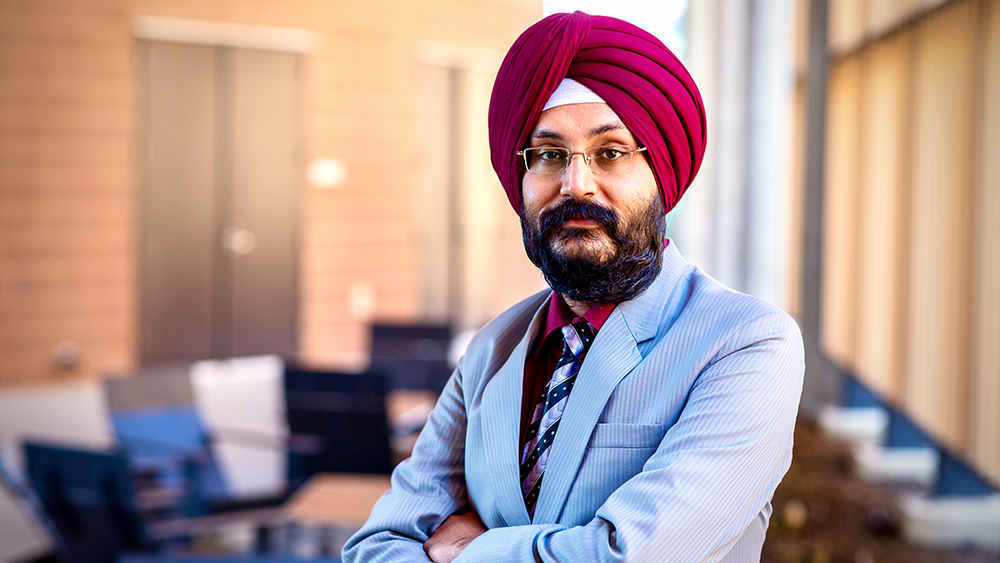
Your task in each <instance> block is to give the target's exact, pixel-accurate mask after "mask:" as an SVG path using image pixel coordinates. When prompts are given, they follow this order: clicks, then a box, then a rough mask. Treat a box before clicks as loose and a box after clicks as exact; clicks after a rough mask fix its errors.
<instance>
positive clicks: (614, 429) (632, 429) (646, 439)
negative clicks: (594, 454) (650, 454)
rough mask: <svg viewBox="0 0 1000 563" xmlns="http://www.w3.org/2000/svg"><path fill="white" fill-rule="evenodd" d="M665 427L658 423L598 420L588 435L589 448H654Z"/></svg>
mask: <svg viewBox="0 0 1000 563" xmlns="http://www.w3.org/2000/svg"><path fill="white" fill-rule="evenodd" d="M664 432H665V429H664V428H663V426H661V425H659V424H632V423H621V422H599V423H597V425H596V426H595V427H594V433H593V434H592V435H591V436H590V447H591V448H655V447H656V446H658V445H659V443H660V440H662V439H663V433H664Z"/></svg>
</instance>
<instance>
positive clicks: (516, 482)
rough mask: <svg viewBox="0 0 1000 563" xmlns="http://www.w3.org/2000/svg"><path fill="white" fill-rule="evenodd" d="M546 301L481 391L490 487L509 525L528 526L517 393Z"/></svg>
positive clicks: (519, 397)
mask: <svg viewBox="0 0 1000 563" xmlns="http://www.w3.org/2000/svg"><path fill="white" fill-rule="evenodd" d="M548 303H549V300H548V299H544V300H542V304H541V306H540V307H539V308H538V309H536V310H535V315H534V317H533V318H532V322H531V324H530V326H529V328H528V330H527V331H526V332H525V334H524V336H523V337H522V338H521V340H520V342H518V344H517V346H515V347H514V350H513V351H512V352H511V353H510V355H509V356H508V357H507V361H505V362H504V364H503V366H501V367H500V369H499V370H498V371H497V373H496V375H494V376H493V378H492V379H490V381H489V382H488V383H487V384H486V388H485V389H484V390H483V403H482V409H483V430H482V432H483V440H484V442H485V443H484V450H485V452H486V458H487V459H486V461H487V463H488V464H489V468H490V472H491V474H492V476H493V483H492V486H493V488H494V490H495V492H496V496H497V506H498V508H499V509H500V513H501V514H502V515H503V518H504V520H505V521H506V522H507V524H508V525H510V526H521V525H525V524H529V523H530V521H529V519H528V511H527V509H526V508H525V507H524V497H522V496H521V479H520V478H521V472H520V468H519V467H518V462H519V460H520V454H519V452H518V451H517V450H518V442H519V441H520V432H521V428H520V423H521V394H522V390H523V382H524V361H525V358H526V357H527V353H528V347H529V346H530V344H531V339H532V335H534V334H535V333H536V332H537V331H538V324H539V323H540V322H542V320H543V318H544V316H545V314H544V311H545V310H546V309H547V308H548Z"/></svg>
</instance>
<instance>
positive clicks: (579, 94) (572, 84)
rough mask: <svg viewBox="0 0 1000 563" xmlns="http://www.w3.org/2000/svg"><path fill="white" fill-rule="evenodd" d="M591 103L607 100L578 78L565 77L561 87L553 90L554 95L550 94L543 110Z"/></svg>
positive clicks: (560, 84) (601, 102) (602, 102)
mask: <svg viewBox="0 0 1000 563" xmlns="http://www.w3.org/2000/svg"><path fill="white" fill-rule="evenodd" d="M589 103H598V104H606V103H607V102H605V101H604V99H602V98H601V97H600V96H598V95H597V94H595V93H594V91H593V90H591V89H590V88H587V87H586V86H584V85H583V84H580V83H579V82H577V81H576V80H573V79H572V78H563V79H562V82H560V83H559V87H558V88H556V91H555V92H552V95H551V96H549V101H547V102H545V106H544V107H542V111H545V110H547V109H549V108H554V107H556V106H565V105H569V104H589Z"/></svg>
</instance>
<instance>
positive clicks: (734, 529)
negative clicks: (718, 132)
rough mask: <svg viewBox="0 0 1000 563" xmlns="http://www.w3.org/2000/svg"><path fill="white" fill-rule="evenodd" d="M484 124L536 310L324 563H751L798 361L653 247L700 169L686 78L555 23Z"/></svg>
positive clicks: (498, 336)
mask: <svg viewBox="0 0 1000 563" xmlns="http://www.w3.org/2000/svg"><path fill="white" fill-rule="evenodd" d="M489 117H490V119H489V122H490V148H491V151H492V159H493V166H494V169H495V170H496V171H497V174H498V176H499V177H500V181H501V183H502V184H503V186H504V189H505V190H506V192H507V195H508V198H509V199H510V201H511V204H512V205H513V206H514V209H515V210H516V211H517V212H518V213H519V214H520V217H521V223H522V228H523V232H524V243H525V248H526V250H527V253H528V256H529V257H530V258H531V260H532V261H533V262H534V263H535V265H537V266H538V267H539V268H540V269H541V270H542V272H543V274H544V275H545V278H546V280H547V281H548V283H549V285H550V286H551V288H552V291H548V292H542V293H539V294H538V295H535V296H532V297H530V298H528V299H526V300H524V301H522V302H521V303H519V304H517V305H515V306H513V307H511V308H510V309H509V310H507V311H506V312H504V313H502V314H501V315H500V316H498V317H497V318H495V319H494V320H492V321H491V322H490V323H488V324H487V325H486V326H485V327H484V328H483V329H482V330H480V331H479V333H478V334H477V335H476V337H475V338H474V339H473V341H472V343H471V344H470V345H469V348H468V351H467V353H466V355H465V357H464V358H463V359H462V360H461V361H460V362H459V365H458V367H457V369H456V370H455V372H454V373H453V374H452V377H451V379H450V380H449V382H448V384H447V386H446V388H445V390H444V392H443V393H442V395H441V397H440V399H439V400H438V403H437V405H436V407H435V409H434V411H433V412H432V413H431V415H430V418H429V420H428V422H427V426H426V427H425V428H424V430H423V432H422V433H421V435H420V438H419V439H418V440H417V443H416V446H415V447H414V450H413V456H412V457H411V458H410V459H409V460H407V461H406V462H404V463H402V464H400V465H399V467H397V468H396V470H395V471H394V473H393V475H392V488H391V489H390V490H389V491H388V492H387V493H386V494H385V495H384V496H383V497H382V498H381V499H380V500H379V502H378V503H377V504H376V505H375V508H374V509H373V511H372V514H371V517H370V518H369V520H368V522H367V523H366V524H365V526H364V527H363V528H362V529H361V530H360V531H359V532H358V533H357V534H355V535H354V536H353V537H352V538H351V539H350V540H349V541H348V542H347V544H346V546H345V548H344V560H345V561H365V562H369V561H410V560H424V561H426V560H427V558H430V559H432V560H434V561H451V560H455V561H491V562H492V561H536V560H538V561H619V560H628V561H671V562H674V561H706V560H707V561H719V560H723V561H750V560H756V559H759V557H760V549H761V545H762V543H763V539H764V532H765V530H766V528H767V522H768V518H769V516H770V511H771V508H770V499H771V496H772V495H773V493H774V490H775V487H777V485H778V483H779V481H780V480H781V477H782V476H783V475H784V473H785V471H786V470H787V469H788V466H789V464H790V462H791V447H792V430H793V426H794V420H795V415H796V411H797V406H798V400H799V394H800V392H801V384H802V372H803V360H802V340H801V336H800V335H799V332H798V328H797V327H796V325H795V322H794V321H793V320H792V319H791V318H790V317H789V316H788V315H786V314H785V313H783V312H781V311H780V310H778V309H776V308H774V307H773V306H770V305H767V304H765V303H763V302H761V301H759V300H757V299H754V298H752V297H750V296H747V295H744V294H740V293H737V292H734V291H731V290H729V289H727V288H725V287H723V286H722V285H720V284H719V283H718V282H716V281H714V280H712V279H711V278H710V277H708V276H707V275H705V274H704V273H702V272H700V271H699V270H698V269H697V268H695V267H693V266H691V265H689V264H688V263H686V262H685V260H684V259H683V258H682V257H681V255H680V253H679V252H678V250H677V248H676V245H675V244H673V243H671V242H669V241H665V240H664V214H665V213H666V212H667V211H669V210H670V209H671V208H673V207H674V205H676V203H677V201H678V200H679V199H680V197H681V194H682V193H683V192H684V190H685V189H686V188H687V186H688V185H689V184H690V182H691V180H692V178H693V177H694V175H695V173H696V171H697V169H698V166H699V165H700V163H701V159H702V155H703V154H704V148H705V113H704V108H703V105H702V101H701V98H700V95H699V94H698V90H697V88H696V87H695V85H694V82H693V81H692V79H691V77H690V75H689V74H688V72H687V71H686V70H685V69H684V67H683V66H682V65H681V63H680V62H679V61H678V60H677V59H676V57H674V56H673V54H672V53H670V51H669V50H668V49H667V48H666V47H665V46H664V45H663V44H662V43H661V42H659V41H658V40H656V39H655V38H654V37H653V36H651V35H650V34H648V33H646V32H644V31H643V30H641V29H639V28H637V27H635V26H633V25H631V24H628V23H626V22H623V21H620V20H616V19H613V18H607V17H595V16H589V15H587V14H583V13H581V12H576V13H574V14H555V15H552V16H549V17H547V18H545V19H543V20H541V21H540V22H538V23H536V24H535V25H533V26H531V27H530V28H529V29H528V30H526V31H525V32H524V33H523V34H522V35H521V36H520V37H519V38H518V40H517V41H516V42H515V43H514V45H513V46H512V47H511V49H510V51H509V52H508V54H507V57H506V58H505V60H504V62H503V64H502V66H501V68H500V71H499V73H498V75H497V79H496V83H495V86H494V90H493V96H492V99H491V101H490V116H489Z"/></svg>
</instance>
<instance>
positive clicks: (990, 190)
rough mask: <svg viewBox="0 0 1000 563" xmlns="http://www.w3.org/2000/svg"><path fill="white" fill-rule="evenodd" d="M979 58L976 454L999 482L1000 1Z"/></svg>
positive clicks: (993, 1)
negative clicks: (981, 86)
mask: <svg viewBox="0 0 1000 563" xmlns="http://www.w3.org/2000/svg"><path fill="white" fill-rule="evenodd" d="M986 5H987V6H988V8H987V10H988V12H987V15H988V19H986V21H987V24H986V25H985V26H984V29H985V32H986V34H985V45H984V49H983V50H982V54H981V55H980V62H981V64H982V71H981V72H982V74H983V82H982V84H983V91H982V92H981V93H980V96H979V103H980V110H979V111H980V112H981V113H980V115H981V116H982V118H981V119H980V120H979V123H980V125H979V136H980V137H979V138H980V143H981V144H980V147H979V166H980V168H979V181H978V185H977V194H976V204H975V208H976V210H977V215H976V225H977V231H976V241H975V249H976V254H975V258H974V260H975V264H976V279H975V282H974V283H975V298H974V301H973V325H972V326H973V338H974V340H973V347H974V350H973V354H974V355H973V367H972V394H971V395H972V409H971V412H972V427H971V453H972V458H973V459H974V460H975V461H976V463H977V464H978V466H979V467H981V468H983V470H984V471H985V472H986V473H987V474H988V475H990V476H991V477H993V480H994V482H998V483H1000V349H998V347H997V340H998V335H1000V259H998V257H1000V107H998V106H997V104H996V100H1000V0H990V1H989V2H987V3H986Z"/></svg>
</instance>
